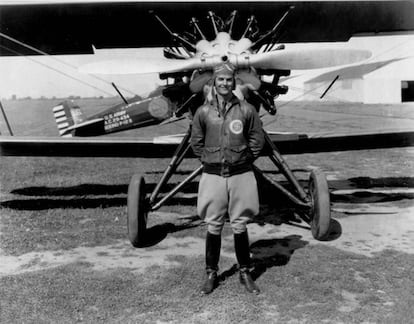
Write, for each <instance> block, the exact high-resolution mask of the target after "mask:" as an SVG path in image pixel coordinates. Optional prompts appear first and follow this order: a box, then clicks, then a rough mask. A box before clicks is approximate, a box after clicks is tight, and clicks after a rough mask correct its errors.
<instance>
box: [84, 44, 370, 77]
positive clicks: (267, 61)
mask: <svg viewBox="0 0 414 324" xmlns="http://www.w3.org/2000/svg"><path fill="white" fill-rule="evenodd" d="M370 56H371V52H370V51H367V50H359V49H343V48H323V49H317V48H316V49H285V50H276V51H271V52H266V53H258V54H239V55H234V54H231V55H229V56H222V57H220V56H218V55H214V56H210V57H192V58H188V59H186V60H175V59H166V58H145V59H143V58H133V57H127V58H121V59H115V58H114V59H108V60H104V61H99V62H94V63H90V64H87V65H84V66H81V67H80V68H79V70H80V71H81V72H83V73H90V74H146V73H170V72H178V71H186V70H197V69H200V70H210V69H212V68H213V67H214V66H215V65H217V64H220V63H222V62H223V61H224V62H225V61H227V60H228V61H229V62H230V63H232V64H233V65H234V66H236V67H237V68H249V67H254V68H256V69H279V70H303V69H317V68H323V67H331V66H336V65H345V64H351V63H355V62H359V61H362V60H365V59H367V58H369V57H370Z"/></svg>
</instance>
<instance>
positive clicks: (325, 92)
mask: <svg viewBox="0 0 414 324" xmlns="http://www.w3.org/2000/svg"><path fill="white" fill-rule="evenodd" d="M338 79H339V74H338V75H337V76H336V77H335V79H333V80H332V82H331V84H330V85H329V86H328V87H327V88H326V90H325V91H324V92H323V93H322V95H321V96H320V97H319V99H322V98H323V97H325V95H326V94H327V93H328V91H329V89H330V88H331V87H332V86H333V85H334V83H335V82H336V80H338Z"/></svg>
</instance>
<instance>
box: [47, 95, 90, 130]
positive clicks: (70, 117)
mask: <svg viewBox="0 0 414 324" xmlns="http://www.w3.org/2000/svg"><path fill="white" fill-rule="evenodd" d="M53 115H54V116H55V121H56V125H57V128H58V130H59V135H60V136H62V137H72V134H71V130H70V129H69V127H71V126H73V125H76V124H80V123H82V122H83V121H84V117H83V113H82V111H81V109H80V107H79V106H78V105H77V104H75V103H74V102H73V101H72V100H66V101H64V102H62V103H60V104H59V105H57V106H55V107H53Z"/></svg>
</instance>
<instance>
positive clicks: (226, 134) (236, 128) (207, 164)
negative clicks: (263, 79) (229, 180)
mask: <svg viewBox="0 0 414 324" xmlns="http://www.w3.org/2000/svg"><path fill="white" fill-rule="evenodd" d="M191 146H192V149H193V151H194V154H195V155H196V156H197V157H199V158H200V160H201V162H202V163H203V166H204V169H203V172H206V173H211V174H217V175H221V176H223V177H229V176H232V175H235V174H240V173H243V172H247V171H249V170H252V164H253V162H254V160H255V159H256V158H257V157H258V156H259V154H260V151H261V150H262V148H263V146H264V133H263V129H262V122H261V120H260V117H259V115H258V113H257V111H256V110H255V108H254V107H253V106H252V105H250V104H249V103H247V102H245V101H240V100H239V99H238V98H237V97H236V96H234V95H233V97H232V98H231V100H230V101H229V102H228V103H227V107H226V110H225V112H221V111H220V109H219V104H218V101H217V98H214V99H213V100H211V101H210V102H208V103H206V104H204V105H203V106H201V107H200V108H198V109H197V111H196V113H195V115H194V118H193V122H192V133H191Z"/></svg>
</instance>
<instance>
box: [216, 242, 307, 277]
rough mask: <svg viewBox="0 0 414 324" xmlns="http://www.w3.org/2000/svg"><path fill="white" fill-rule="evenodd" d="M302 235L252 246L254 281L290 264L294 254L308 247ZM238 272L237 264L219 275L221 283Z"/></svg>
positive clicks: (257, 243) (252, 273)
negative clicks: (268, 270) (276, 268)
mask: <svg viewBox="0 0 414 324" xmlns="http://www.w3.org/2000/svg"><path fill="white" fill-rule="evenodd" d="M308 244H309V242H307V241H304V240H302V237H301V236H300V235H289V236H286V237H284V238H281V239H269V240H259V241H256V242H254V243H253V244H251V245H250V252H251V254H252V265H253V270H252V272H251V275H252V278H253V280H256V279H257V278H259V277H260V276H261V275H262V274H263V273H265V272H266V271H267V269H269V268H272V267H281V266H285V265H286V264H288V262H289V261H290V258H291V257H292V255H293V253H294V252H295V251H296V250H298V249H301V248H303V247H305V246H306V245H308ZM237 271H238V266H237V264H234V265H233V266H231V267H230V268H229V269H227V270H225V271H223V272H222V273H221V274H220V275H219V283H220V282H224V281H225V280H227V278H229V277H231V276H233V275H234V274H236V273H237Z"/></svg>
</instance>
